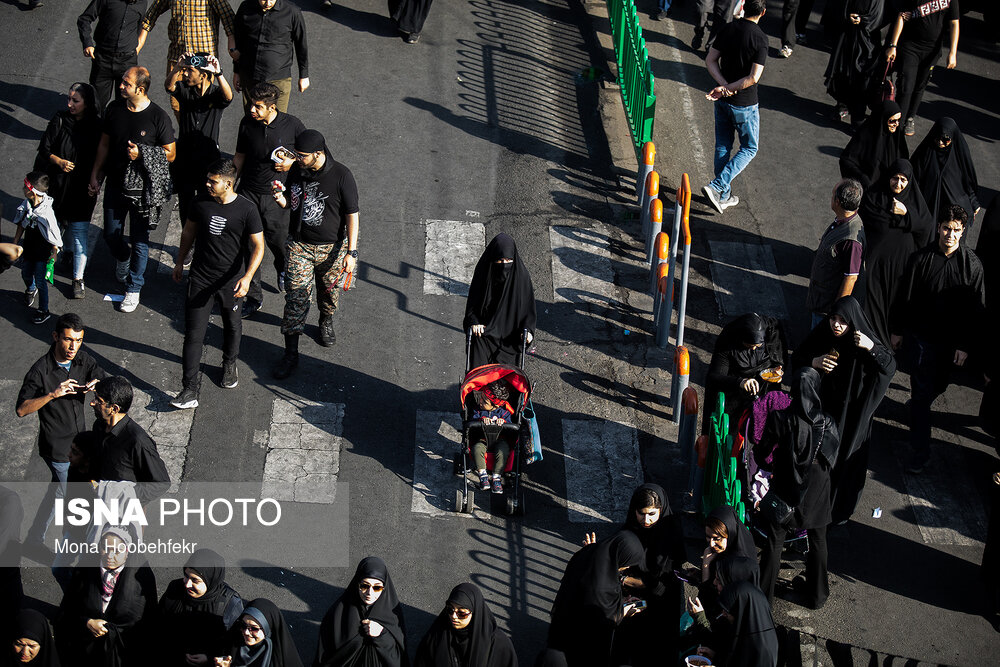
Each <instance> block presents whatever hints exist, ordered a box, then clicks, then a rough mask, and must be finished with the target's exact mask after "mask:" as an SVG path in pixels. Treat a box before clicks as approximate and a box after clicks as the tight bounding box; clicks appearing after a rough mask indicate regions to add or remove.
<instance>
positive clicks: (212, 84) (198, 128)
mask: <svg viewBox="0 0 1000 667" xmlns="http://www.w3.org/2000/svg"><path fill="white" fill-rule="evenodd" d="M164 88H166V90H167V93H168V94H170V95H172V96H173V98H174V99H175V100H176V101H177V106H178V109H179V111H178V123H179V125H180V127H179V131H178V132H177V159H176V160H174V163H173V165H171V166H172V168H171V170H170V171H171V174H172V175H173V180H174V189H175V191H176V192H177V204H178V209H179V211H180V214H181V220H187V219H188V215H189V214H190V206H191V202H192V200H194V198H195V195H204V194H205V189H204V186H205V169H206V168H207V167H208V165H210V164H212V163H213V162H215V161H216V160H218V159H219V158H220V157H221V154H220V153H219V123H220V122H221V121H222V112H223V111H224V110H225V109H226V107H228V106H229V103H230V102H232V101H233V89H232V88H231V87H230V85H229V82H228V81H226V77H225V75H224V74H223V73H222V68H221V67H220V66H219V59H218V58H216V57H215V56H213V55H212V54H210V53H208V52H205V51H202V52H199V53H185V54H184V55H182V56H181V57H180V58H179V59H178V60H177V63H176V64H175V65H174V68H173V70H171V72H170V74H168V75H167V81H166V83H165V84H164Z"/></svg>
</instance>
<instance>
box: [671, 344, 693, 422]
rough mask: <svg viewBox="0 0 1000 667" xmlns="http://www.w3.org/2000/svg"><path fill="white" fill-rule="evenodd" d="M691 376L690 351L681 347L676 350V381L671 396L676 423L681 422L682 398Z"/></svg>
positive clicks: (672, 417) (672, 418)
mask: <svg viewBox="0 0 1000 667" xmlns="http://www.w3.org/2000/svg"><path fill="white" fill-rule="evenodd" d="M690 376H691V357H690V355H689V354H688V349H687V348H686V347H684V346H683V345H680V346H678V347H677V348H676V349H675V350H674V380H673V388H672V390H671V396H670V397H671V399H672V400H673V407H674V409H673V411H672V413H671V420H672V421H675V422H676V421H679V420H680V414H681V396H682V395H683V394H684V390H685V389H687V388H688V383H689V381H690V379H691V377H690Z"/></svg>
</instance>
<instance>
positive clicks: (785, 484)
mask: <svg viewBox="0 0 1000 667" xmlns="http://www.w3.org/2000/svg"><path fill="white" fill-rule="evenodd" d="M820 391H821V389H820V375H819V371H817V370H816V369H815V368H812V367H806V368H800V369H798V370H797V371H796V372H795V378H794V380H793V381H792V404H791V405H790V406H789V407H788V408H787V409H785V410H782V411H780V412H772V413H771V414H770V415H769V416H768V421H767V424H766V426H765V427H764V437H763V438H762V440H761V445H760V447H761V454H760V455H758V456H757V460H758V461H760V462H763V461H764V451H765V450H766V451H770V449H771V448H772V447H773V446H774V445H775V443H776V444H777V447H776V448H775V449H774V458H773V461H772V465H771V467H772V473H773V475H774V476H773V477H772V478H771V486H770V489H769V490H768V495H770V494H772V493H774V494H776V495H777V496H778V498H780V499H781V500H783V501H784V502H785V503H787V504H788V506H789V507H791V508H793V510H794V511H793V512H792V515H791V516H790V517H789V518H788V520H786V521H785V522H784V523H783V524H780V525H778V524H776V523H774V522H773V521H768V520H767V519H766V518H765V519H764V525H765V528H766V532H767V543H766V544H765V545H764V548H763V550H762V551H761V555H760V570H761V573H760V581H761V588H762V589H763V591H764V593H765V594H766V595H767V599H768V600H773V599H774V585H775V583H776V582H777V580H778V570H779V569H780V567H781V549H782V547H783V546H784V544H785V534H786V533H787V532H789V531H791V532H798V531H800V530H803V529H805V530H807V531H808V533H809V554H808V556H807V559H806V574H805V582H804V585H800V586H799V589H800V590H799V591H798V592H799V593H800V595H801V597H802V598H803V603H804V604H805V605H806V606H809V607H812V608H813V609H819V608H820V607H822V606H823V604H824V603H825V602H826V598H827V597H828V596H829V594H830V587H829V582H828V580H827V567H826V563H827V560H826V559H827V551H826V527H827V525H829V523H830V510H831V504H832V503H831V483H830V470H831V469H832V467H833V465H834V464H835V463H836V461H837V451H838V449H839V448H840V434H839V433H838V432H837V423H836V421H835V420H834V419H833V418H832V417H831V416H830V415H829V414H827V413H826V412H824V411H823V402H822V399H821V397H820ZM755 453H756V451H755ZM762 467H763V466H762ZM765 500H767V497H766V496H765ZM762 518H764V517H763V516H762Z"/></svg>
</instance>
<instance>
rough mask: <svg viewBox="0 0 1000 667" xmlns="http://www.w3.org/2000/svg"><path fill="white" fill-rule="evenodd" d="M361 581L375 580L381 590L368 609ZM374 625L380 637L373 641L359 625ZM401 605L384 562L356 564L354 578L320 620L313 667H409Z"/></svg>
mask: <svg viewBox="0 0 1000 667" xmlns="http://www.w3.org/2000/svg"><path fill="white" fill-rule="evenodd" d="M362 579H378V580H379V581H381V582H382V585H383V586H384V588H383V589H382V593H381V594H380V595H379V596H378V599H377V600H375V602H374V603H373V604H371V605H366V604H364V603H363V602H362V600H361V593H360V591H359V590H358V585H359V584H360V583H361V580H362ZM362 620H369V621H376V622H377V623H378V624H379V625H381V626H382V627H383V630H382V634H381V635H379V636H378V637H375V638H372V637H369V636H368V635H367V634H365V633H363V632H362V631H361V621H362ZM405 637H406V626H405V625H404V623H403V605H402V604H400V602H399V598H398V597H397V596H396V588H395V587H394V586H393V585H392V579H391V578H390V577H389V569H388V568H387V567H386V565H385V562H384V561H383V560H382V559H381V558H378V557H376V556H368V557H367V558H365V559H363V560H362V561H361V562H360V563H358V568H357V570H355V572H354V578H353V579H351V583H349V584H348V585H347V588H346V589H344V592H343V594H341V596H340V597H339V598H338V599H337V601H336V602H334V603H333V606H332V607H330V610H329V611H327V612H326V616H324V617H323V623H322V625H320V629H319V643H318V645H317V647H316V657H315V659H314V660H313V667H326V666H328V665H329V666H333V665H337V666H338V667H353V666H354V665H358V666H360V667H376V666H381V667H399V665H408V664H409V661H408V660H407V658H406V649H405V646H406V640H405Z"/></svg>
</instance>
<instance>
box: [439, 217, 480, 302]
mask: <svg viewBox="0 0 1000 667" xmlns="http://www.w3.org/2000/svg"><path fill="white" fill-rule="evenodd" d="M426 225H427V240H426V243H425V245H424V294H439V295H442V296H468V295H469V283H471V282H472V274H473V272H474V271H475V269H476V262H477V261H478V260H479V257H480V255H482V254H483V250H484V249H485V247H486V228H485V227H484V226H483V224H482V223H479V222H464V221H461V220H427V221H426Z"/></svg>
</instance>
